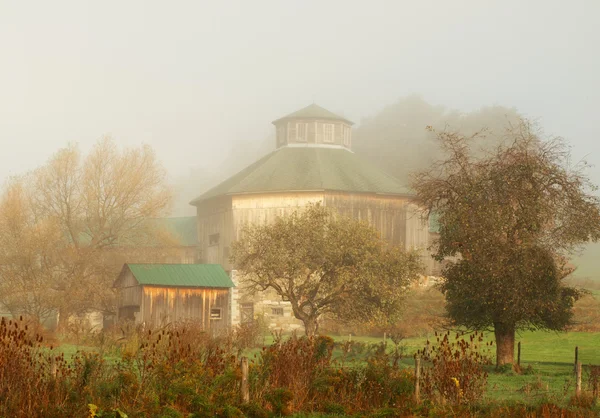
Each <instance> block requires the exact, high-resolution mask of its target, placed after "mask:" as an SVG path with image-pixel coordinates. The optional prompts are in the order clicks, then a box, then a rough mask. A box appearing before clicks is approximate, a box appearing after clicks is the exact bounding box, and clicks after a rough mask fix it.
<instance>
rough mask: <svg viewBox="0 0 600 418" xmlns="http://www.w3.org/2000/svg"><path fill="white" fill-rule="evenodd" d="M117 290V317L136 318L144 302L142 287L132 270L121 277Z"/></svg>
mask: <svg viewBox="0 0 600 418" xmlns="http://www.w3.org/2000/svg"><path fill="white" fill-rule="evenodd" d="M128 270H129V269H128ZM117 292H118V293H117V319H135V318H136V316H137V314H136V312H139V308H140V306H141V304H142V287H141V286H140V285H139V284H138V282H137V280H136V279H135V277H133V274H132V273H131V271H127V272H125V273H124V274H123V275H122V276H121V277H120V280H119V283H118V284H117Z"/></svg>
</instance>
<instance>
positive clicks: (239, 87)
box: [0, 0, 600, 215]
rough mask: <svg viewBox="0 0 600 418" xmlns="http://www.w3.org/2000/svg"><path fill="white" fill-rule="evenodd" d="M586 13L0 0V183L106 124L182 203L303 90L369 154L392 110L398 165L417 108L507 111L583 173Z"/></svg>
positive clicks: (597, 165)
mask: <svg viewBox="0 0 600 418" xmlns="http://www.w3.org/2000/svg"><path fill="white" fill-rule="evenodd" d="M599 15H600V2H598V1H596V0H589V1H585V0H580V1H574V2H570V4H567V3H566V2H564V1H548V0H545V1H533V0H531V1H527V2H522V1H516V0H510V1H509V0H505V1H489V2H481V1H453V2H446V1H430V2H427V1H423V2H414V1H370V2H358V1H356V2H348V1H327V2H322V1H285V2H283V1H251V2H250V1H227V2H199V1H178V2H159V1H128V2H116V1H105V2H101V3H98V2H94V3H93V2H81V1H53V2H36V3H33V2H11V1H3V0H0V51H1V55H0V56H1V65H0V141H1V142H2V145H3V146H4V152H3V153H2V154H1V155H0V178H1V179H6V178H8V177H9V176H11V175H16V174H19V173H23V172H25V171H27V170H30V169H33V168H35V167H37V166H39V165H40V164H42V163H43V162H45V161H46V160H47V159H48V158H49V157H50V156H51V155H52V154H53V153H54V152H56V150H57V149H58V148H60V147H63V146H65V145H66V144H67V143H69V142H76V143H78V144H79V145H80V147H81V148H82V150H83V151H85V150H87V149H89V148H90V147H91V146H92V144H93V143H94V142H95V141H96V140H97V139H98V138H100V137H101V136H103V135H105V134H109V135H111V136H113V137H114V138H115V139H116V140H117V141H118V142H119V143H120V144H123V145H124V146H137V145H139V144H141V143H147V144H150V145H152V146H153V147H154V149H155V150H156V152H157V154H158V155H159V157H160V159H161V161H162V162H163V164H164V165H165V167H166V169H167V170H168V172H169V174H170V178H171V181H172V183H173V184H174V186H175V190H176V191H177V196H176V202H175V207H174V212H173V213H174V214H175V215H182V214H188V213H190V209H189V208H188V207H187V205H186V204H185V202H188V201H189V200H191V199H192V198H194V197H196V196H197V195H199V194H200V193H201V192H202V191H204V190H205V189H206V188H208V187H210V186H211V185H213V184H214V183H215V182H216V181H218V180H222V179H223V178H225V177H226V176H227V175H229V174H232V173H234V172H236V171H238V170H240V169H241V168H243V167H244V166H245V165H246V164H248V163H250V162H252V161H253V160H255V159H256V158H258V157H260V155H262V154H264V153H265V152H268V151H269V150H270V149H272V148H273V147H272V145H273V141H272V140H271V138H272V135H273V127H272V125H271V123H270V122H271V121H272V120H274V119H276V118H278V117H281V116H283V115H285V114H287V113H290V112H293V111H295V110H297V109H299V108H302V107H304V106H306V105H308V104H310V103H312V102H316V103H317V104H319V105H321V106H323V107H325V108H327V109H329V110H331V111H333V112H335V113H338V114H341V115H343V116H345V117H346V118H348V119H350V120H352V121H354V122H355V123H356V125H355V126H356V132H355V134H356V142H355V145H356V146H357V149H356V151H357V152H362V153H364V154H365V156H366V157H368V158H372V159H376V158H377V153H381V148H380V142H378V141H377V139H378V138H379V139H380V138H381V137H382V135H383V134H381V135H380V134H378V133H377V132H385V131H386V130H387V131H389V129H387V126H388V125H389V123H390V121H394V120H395V121H396V124H398V123H400V122H398V121H399V120H401V119H402V118H404V119H403V120H404V122H402V123H404V124H406V129H399V130H397V131H394V132H396V133H395V134H394V135H396V137H397V138H396V137H393V138H392V139H393V140H394V141H396V140H397V141H399V143H402V144H403V145H402V146H403V147H405V149H406V150H410V153H409V152H408V151H407V155H411V156H412V157H411V158H410V160H411V161H413V160H415V158H416V157H419V158H420V157H423V155H420V154H427V153H428V148H427V147H419V146H418V145H416V144H419V141H418V138H420V137H419V135H418V132H421V131H420V129H423V128H424V125H427V124H432V123H434V122H436V121H432V122H429V121H428V120H427V119H428V118H427V115H430V114H435V113H436V112H438V113H440V114H444V115H446V116H447V115H460V114H462V115H471V121H475V122H477V123H478V122H479V121H481V123H482V124H483V123H484V122H485V123H486V124H487V123H492V122H490V120H489V119H486V116H485V114H486V112H488V113H487V114H489V110H490V109H496V113H497V114H501V113H510V114H516V113H517V112H518V113H519V114H521V115H524V116H526V117H528V118H532V119H534V120H536V121H537V122H538V123H539V124H540V126H542V127H543V128H544V130H545V131H546V132H547V133H549V134H555V135H561V136H564V137H565V138H567V139H568V140H569V142H570V143H571V144H572V147H573V155H574V156H575V158H576V159H578V158H582V157H587V159H588V161H589V162H590V163H591V164H593V165H594V167H593V168H592V169H591V170H590V172H589V173H590V176H591V177H592V179H593V180H594V181H595V182H596V183H600V152H599V151H600V144H599V143H598V141H597V138H599V137H600V124H598V123H597V113H598V109H599V107H600V106H599V105H598V103H600V78H599V77H598V74H599V70H600V54H598V48H599V47H600V30H599V29H598V27H597V17H598V16H599ZM415 95H416V96H415ZM410 100H413V103H421V105H420V107H419V106H414V107H411V106H407V105H406V104H407V103H410ZM423 103H424V104H423ZM428 106H431V107H433V109H434V110H433V111H432V109H430V108H428ZM486 109H487V110H486ZM492 113H494V111H492ZM446 116H445V117H446ZM439 120H442V119H439ZM475 122H474V123H475ZM475 124H476V123H475ZM369 135H371V137H369ZM383 136H385V135H383ZM392 136H393V135H392ZM378 144H379V145H378ZM427 157H428V156H427V155H425V159H426V158H427ZM408 160H409V159H408V158H407V161H408ZM419 161H421V160H420V159H419ZM408 170H409V167H407V166H402V167H400V169H399V171H398V173H396V174H397V175H400V176H402V175H404V174H405V173H406V172H407V171H408Z"/></svg>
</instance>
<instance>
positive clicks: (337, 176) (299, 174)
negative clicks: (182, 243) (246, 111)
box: [190, 146, 411, 205]
mask: <svg viewBox="0 0 600 418" xmlns="http://www.w3.org/2000/svg"><path fill="white" fill-rule="evenodd" d="M317 190H319V191H320V190H323V191H324V190H329V191H343V192H354V193H376V194H385V195H410V194H411V192H410V191H409V190H408V188H406V187H405V186H404V184H402V183H401V182H400V181H399V180H398V179H396V178H395V177H393V176H391V175H389V174H387V173H385V172H383V171H382V170H380V169H379V167H377V166H376V165H374V164H372V163H370V162H368V161H366V160H364V159H362V158H360V157H359V156H358V155H356V154H354V153H353V152H351V151H348V150H347V149H344V148H342V147H338V148H334V147H323V146H321V147H319V146H301V147H298V146H287V147H282V148H279V149H277V150H276V151H274V152H272V153H270V154H268V155H266V156H265V157H263V158H261V159H260V160H258V161H257V162H255V163H254V164H252V165H250V166H248V167H246V168H245V169H244V170H242V171H240V172H239V173H237V174H235V175H234V176H232V177H230V178H229V179H227V180H225V181H224V182H222V183H221V184H219V185H217V186H216V187H214V188H212V189H210V190H208V191H207V192H206V193H204V194H203V195H201V196H199V197H198V198H196V199H194V200H192V202H190V203H191V204H192V205H197V204H198V203H200V202H201V201H203V200H206V199H210V198H212V197H216V196H222V195H236V194H246V193H265V192H286V191H317Z"/></svg>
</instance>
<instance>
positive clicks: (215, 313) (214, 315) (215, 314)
mask: <svg viewBox="0 0 600 418" xmlns="http://www.w3.org/2000/svg"><path fill="white" fill-rule="evenodd" d="M210 319H221V308H210Z"/></svg>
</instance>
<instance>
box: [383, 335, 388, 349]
mask: <svg viewBox="0 0 600 418" xmlns="http://www.w3.org/2000/svg"><path fill="white" fill-rule="evenodd" d="M386 337H387V333H386V332H384V333H383V346H384V347H387V341H386Z"/></svg>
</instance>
